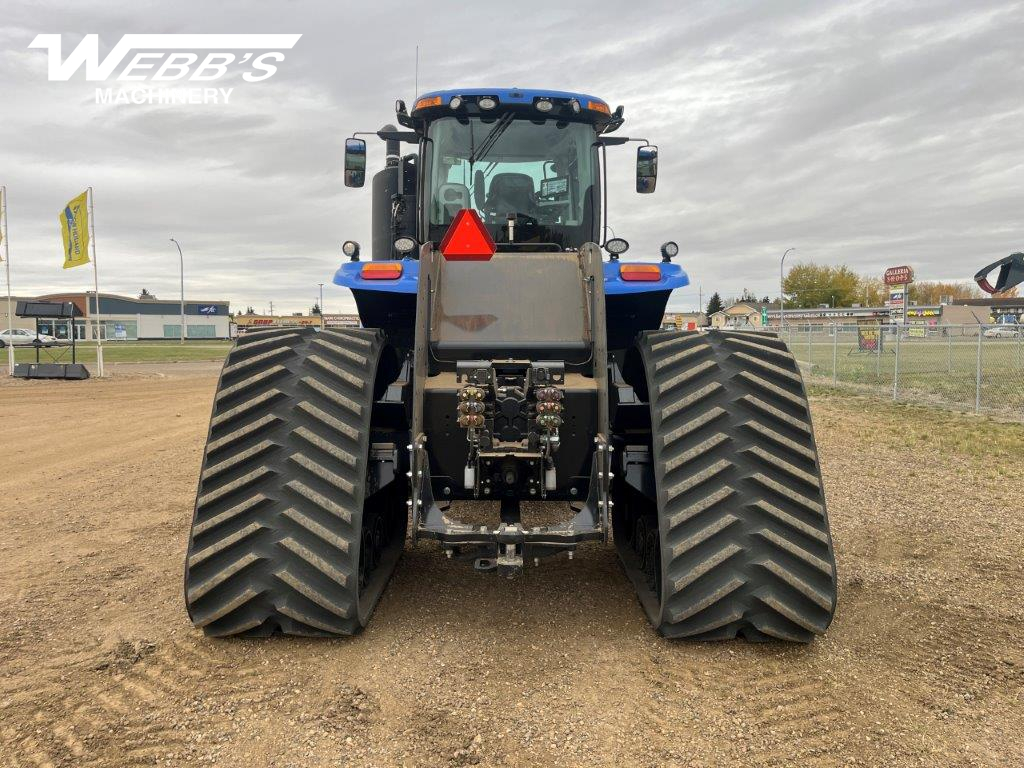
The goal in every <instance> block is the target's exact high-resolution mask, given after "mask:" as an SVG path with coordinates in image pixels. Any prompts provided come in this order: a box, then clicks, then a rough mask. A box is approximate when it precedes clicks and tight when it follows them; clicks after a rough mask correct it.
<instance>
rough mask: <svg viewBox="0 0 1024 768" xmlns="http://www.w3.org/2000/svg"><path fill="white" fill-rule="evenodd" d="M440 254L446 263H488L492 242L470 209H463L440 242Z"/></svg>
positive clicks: (489, 234) (474, 212)
mask: <svg viewBox="0 0 1024 768" xmlns="http://www.w3.org/2000/svg"><path fill="white" fill-rule="evenodd" d="M441 253H442V254H443V255H444V257H445V259H447V260H448V261H490V259H491V256H493V255H494V240H493V239H492V238H491V233H490V232H488V231H487V228H486V227H484V224H483V222H482V221H480V217H479V216H478V215H477V213H476V211H474V210H473V209H472V208H463V209H462V210H461V211H459V212H458V213H457V214H455V220H454V221H452V225H451V226H450V227H448V231H447V232H445V235H444V239H443V240H442V241H441Z"/></svg>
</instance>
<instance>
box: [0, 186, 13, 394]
mask: <svg viewBox="0 0 1024 768" xmlns="http://www.w3.org/2000/svg"><path fill="white" fill-rule="evenodd" d="M0 223H2V224H3V230H2V231H0V237H3V240H4V268H5V269H6V270H7V327H8V328H14V314H13V313H12V311H11V251H10V246H9V245H8V244H7V186H6V185H4V186H2V187H0ZM7 369H8V370H7V374H8V375H9V376H13V375H14V344H8V345H7Z"/></svg>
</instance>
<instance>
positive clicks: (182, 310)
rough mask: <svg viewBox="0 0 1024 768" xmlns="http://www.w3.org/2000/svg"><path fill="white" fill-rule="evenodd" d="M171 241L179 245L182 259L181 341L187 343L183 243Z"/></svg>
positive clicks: (179, 254)
mask: <svg viewBox="0 0 1024 768" xmlns="http://www.w3.org/2000/svg"><path fill="white" fill-rule="evenodd" d="M171 242H172V243H174V244H175V245H176V246H178V259H179V260H180V261H181V341H180V342H179V343H180V344H184V343H185V257H184V256H182V255H181V244H180V243H179V242H178V241H177V240H175V239H174V238H173V237H172V238H171Z"/></svg>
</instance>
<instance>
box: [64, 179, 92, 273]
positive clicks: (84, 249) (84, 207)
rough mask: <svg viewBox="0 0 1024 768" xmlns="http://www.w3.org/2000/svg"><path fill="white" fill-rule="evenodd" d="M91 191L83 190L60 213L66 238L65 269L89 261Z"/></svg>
mask: <svg viewBox="0 0 1024 768" xmlns="http://www.w3.org/2000/svg"><path fill="white" fill-rule="evenodd" d="M88 198H89V193H88V192H83V193H82V194H80V195H79V196H78V197H76V198H75V199H74V200H72V201H71V202H69V203H68V204H67V205H66V206H65V207H64V210H63V211H62V212H61V214H60V233H61V235H62V236H63V238H64V269H71V267H80V266H82V265H83V264H88V263H89V203H88Z"/></svg>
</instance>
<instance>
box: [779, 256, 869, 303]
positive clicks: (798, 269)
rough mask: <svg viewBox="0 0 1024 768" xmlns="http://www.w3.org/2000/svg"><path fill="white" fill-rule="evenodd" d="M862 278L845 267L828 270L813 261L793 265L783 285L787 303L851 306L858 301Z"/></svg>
mask: <svg viewBox="0 0 1024 768" xmlns="http://www.w3.org/2000/svg"><path fill="white" fill-rule="evenodd" d="M860 287H861V279H860V277H858V276H857V274H856V273H855V272H854V271H853V270H852V269H850V268H849V267H847V266H846V265H845V264H844V265H842V266H838V267H828V266H822V265H819V264H813V263H811V262H804V263H799V264H794V265H793V266H792V267H790V269H789V273H788V274H787V275H786V279H785V280H784V281H783V283H782V290H783V291H784V293H785V294H786V304H787V305H788V306H792V307H804V308H806V307H816V306H818V305H819V304H830V305H832V306H836V307H848V306H850V304H853V303H854V302H856V301H857V300H858V292H859V290H860Z"/></svg>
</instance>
